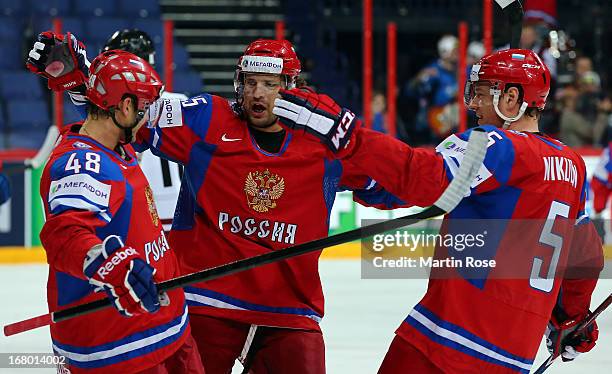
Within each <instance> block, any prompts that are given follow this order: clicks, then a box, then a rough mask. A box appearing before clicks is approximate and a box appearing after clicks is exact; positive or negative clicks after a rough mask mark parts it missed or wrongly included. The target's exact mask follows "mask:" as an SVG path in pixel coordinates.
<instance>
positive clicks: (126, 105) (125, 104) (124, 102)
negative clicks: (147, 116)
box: [119, 95, 136, 117]
mask: <svg viewBox="0 0 612 374" xmlns="http://www.w3.org/2000/svg"><path fill="white" fill-rule="evenodd" d="M119 110H120V111H121V113H122V114H123V115H124V116H125V117H129V116H130V113H131V112H134V111H136V102H135V100H134V97H132V96H131V95H125V96H124V97H123V98H122V99H121V101H120V102H119Z"/></svg>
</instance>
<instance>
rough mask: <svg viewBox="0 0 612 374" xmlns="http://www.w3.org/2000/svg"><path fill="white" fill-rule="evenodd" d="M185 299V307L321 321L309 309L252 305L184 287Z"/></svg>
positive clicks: (217, 293)
mask: <svg viewBox="0 0 612 374" xmlns="http://www.w3.org/2000/svg"><path fill="white" fill-rule="evenodd" d="M185 299H187V305H189V306H210V307H217V308H226V309H240V310H250V311H254V312H268V313H279V314H294V315H301V316H305V317H308V318H311V319H313V320H314V321H316V322H317V323H318V322H320V321H321V316H320V315H318V314H317V313H316V312H315V311H313V310H311V309H307V308H290V307H273V306H267V305H261V304H254V303H250V302H248V301H244V300H240V299H236V298H234V297H231V296H228V295H224V294H222V293H219V292H215V291H211V290H208V289H205V288H198V287H185Z"/></svg>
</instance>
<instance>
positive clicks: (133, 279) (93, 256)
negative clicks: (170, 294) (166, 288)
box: [83, 235, 160, 317]
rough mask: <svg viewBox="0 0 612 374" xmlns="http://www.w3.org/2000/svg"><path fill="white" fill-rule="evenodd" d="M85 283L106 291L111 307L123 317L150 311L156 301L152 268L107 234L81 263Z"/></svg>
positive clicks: (155, 308)
mask: <svg viewBox="0 0 612 374" xmlns="http://www.w3.org/2000/svg"><path fill="white" fill-rule="evenodd" d="M83 273H84V274H85V276H87V278H89V283H90V284H92V285H94V286H96V287H99V288H100V289H103V290H104V291H106V293H107V295H108V297H109V298H110V299H111V300H112V302H113V305H114V306H115V308H117V309H118V310H119V312H120V313H121V314H123V315H124V316H128V317H131V316H133V315H138V314H143V313H154V312H156V311H157V310H159V307H160V301H159V296H158V293H157V287H156V286H155V282H154V281H153V276H154V275H155V269H153V268H152V267H151V266H150V265H149V264H147V263H146V262H145V261H144V260H143V259H142V258H141V256H140V255H139V254H138V252H137V251H136V250H135V249H134V248H132V247H126V246H124V245H123V242H122V241H121V238H119V237H118V236H116V235H110V236H108V237H107V238H106V239H104V242H103V243H102V244H101V245H96V246H94V247H92V248H91V249H90V250H89V252H87V256H86V257H85V262H84V263H83Z"/></svg>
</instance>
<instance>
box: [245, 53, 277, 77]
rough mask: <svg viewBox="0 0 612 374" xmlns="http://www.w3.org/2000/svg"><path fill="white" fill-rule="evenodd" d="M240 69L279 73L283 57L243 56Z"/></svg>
mask: <svg viewBox="0 0 612 374" xmlns="http://www.w3.org/2000/svg"><path fill="white" fill-rule="evenodd" d="M242 70H243V71H245V72H249V73H265V74H281V73H282V71H283V59H282V58H278V57H268V56H244V57H243V58H242Z"/></svg>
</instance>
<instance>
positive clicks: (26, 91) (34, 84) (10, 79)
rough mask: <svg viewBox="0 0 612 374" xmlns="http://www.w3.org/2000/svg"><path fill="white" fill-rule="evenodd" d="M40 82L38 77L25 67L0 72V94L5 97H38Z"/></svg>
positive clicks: (39, 94)
mask: <svg viewBox="0 0 612 374" xmlns="http://www.w3.org/2000/svg"><path fill="white" fill-rule="evenodd" d="M42 84H43V83H42V82H41V81H40V78H39V77H37V76H36V75H34V74H32V73H30V72H29V71H27V70H25V69H24V70H17V71H12V70H8V71H4V72H2V73H0V95H1V96H2V97H5V98H7V99H11V100H13V99H15V100H16V99H40V98H42V96H43V91H42Z"/></svg>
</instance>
